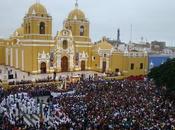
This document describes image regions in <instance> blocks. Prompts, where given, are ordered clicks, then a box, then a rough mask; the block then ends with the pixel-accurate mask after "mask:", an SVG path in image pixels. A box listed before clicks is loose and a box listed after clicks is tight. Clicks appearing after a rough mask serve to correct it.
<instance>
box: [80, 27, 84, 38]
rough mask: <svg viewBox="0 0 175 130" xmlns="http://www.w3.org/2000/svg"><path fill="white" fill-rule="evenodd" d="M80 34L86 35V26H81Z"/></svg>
mask: <svg viewBox="0 0 175 130" xmlns="http://www.w3.org/2000/svg"><path fill="white" fill-rule="evenodd" d="M80 36H84V26H81V27H80Z"/></svg>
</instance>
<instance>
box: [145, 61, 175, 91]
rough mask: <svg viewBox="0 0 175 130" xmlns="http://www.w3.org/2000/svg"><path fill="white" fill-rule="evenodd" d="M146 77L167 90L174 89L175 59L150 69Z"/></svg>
mask: <svg viewBox="0 0 175 130" xmlns="http://www.w3.org/2000/svg"><path fill="white" fill-rule="evenodd" d="M148 77H149V78H151V79H153V80H154V82H155V84H156V86H157V87H160V88H162V87H166V89H167V91H168V92H172V91H175V59H168V60H167V62H165V63H164V64H162V65H160V66H159V67H155V68H153V69H151V71H150V73H149V74H148Z"/></svg>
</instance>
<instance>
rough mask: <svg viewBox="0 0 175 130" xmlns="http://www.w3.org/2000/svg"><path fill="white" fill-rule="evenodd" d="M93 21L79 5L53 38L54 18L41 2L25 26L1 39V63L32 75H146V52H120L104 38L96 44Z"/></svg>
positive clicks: (31, 11)
mask: <svg viewBox="0 0 175 130" xmlns="http://www.w3.org/2000/svg"><path fill="white" fill-rule="evenodd" d="M89 34H90V22H89V20H88V19H87V18H86V16H85V14H84V13H83V11H81V10H80V9H79V7H78V4H77V3H76V5H75V8H74V9H73V10H72V11H71V12H70V13H69V15H68V17H67V18H66V19H65V20H64V23H63V29H62V30H60V31H58V33H57V35H56V36H54V37H53V35H52V16H50V15H49V14H48V12H47V9H46V8H45V7H44V6H43V5H42V4H41V3H35V4H33V5H32V6H31V7H30V8H29V9H28V12H27V14H26V15H25V16H24V19H23V22H22V25H21V27H20V28H18V29H17V30H16V31H15V32H14V33H13V35H12V36H11V37H10V38H8V39H0V64H1V65H6V66H10V67H13V68H15V69H18V70H21V71H24V72H29V73H31V74H41V73H53V72H54V71H56V72H75V71H96V72H103V73H104V72H105V73H120V74H121V75H123V76H130V75H145V74H147V68H148V55H147V53H146V52H135V51H128V49H127V48H126V49H125V51H119V50H118V49H117V48H116V47H114V46H113V45H111V44H110V43H108V42H107V40H106V39H105V38H102V40H101V41H100V42H98V43H93V42H92V41H91V38H90V35H89Z"/></svg>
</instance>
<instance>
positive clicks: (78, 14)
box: [68, 8, 85, 20]
mask: <svg viewBox="0 0 175 130" xmlns="http://www.w3.org/2000/svg"><path fill="white" fill-rule="evenodd" d="M68 19H71V20H72V19H77V20H84V19H85V14H84V13H83V11H81V10H80V9H78V8H76V9H74V10H73V11H71V12H70V13H69V16H68Z"/></svg>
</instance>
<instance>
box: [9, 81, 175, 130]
mask: <svg viewBox="0 0 175 130" xmlns="http://www.w3.org/2000/svg"><path fill="white" fill-rule="evenodd" d="M71 87H73V88H74V91H75V93H71V94H63V93H61V94H60V95H59V96H58V97H55V98H50V103H51V104H53V105H58V107H60V108H61V111H62V113H65V114H66V115H65V116H66V117H67V119H69V122H64V123H63V124H64V129H72V130H86V129H87V130H110V129H111V130H112V129H114V130H174V129H175V104H174V101H170V100H168V99H166V98H165V97H164V96H163V95H162V92H161V90H158V89H157V88H156V87H155V85H154V84H153V82H151V81H144V80H128V79H127V80H104V79H98V80H93V79H91V78H90V79H85V80H82V81H80V82H78V83H75V84H71ZM42 88H43V90H45V89H46V90H48V91H49V92H52V88H51V87H49V85H48V87H46V86H43V87H42ZM28 90H29V89H28ZM33 91H35V92H36V91H38V89H34V90H33ZM29 93H30V90H29ZM39 94H40V92H39V93H37V92H36V95H39ZM44 123H45V124H48V123H47V121H45V122H44ZM27 127H29V126H27ZM51 127H52V129H53V130H54V129H55V130H57V129H58V128H60V127H61V125H57V126H51ZM26 129H28V130H32V127H30V128H26ZM33 129H36V127H33ZM45 129H46V130H47V129H49V127H48V126H46V127H45V128H44V127H42V129H41V130H45ZM9 130H10V129H9Z"/></svg>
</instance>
